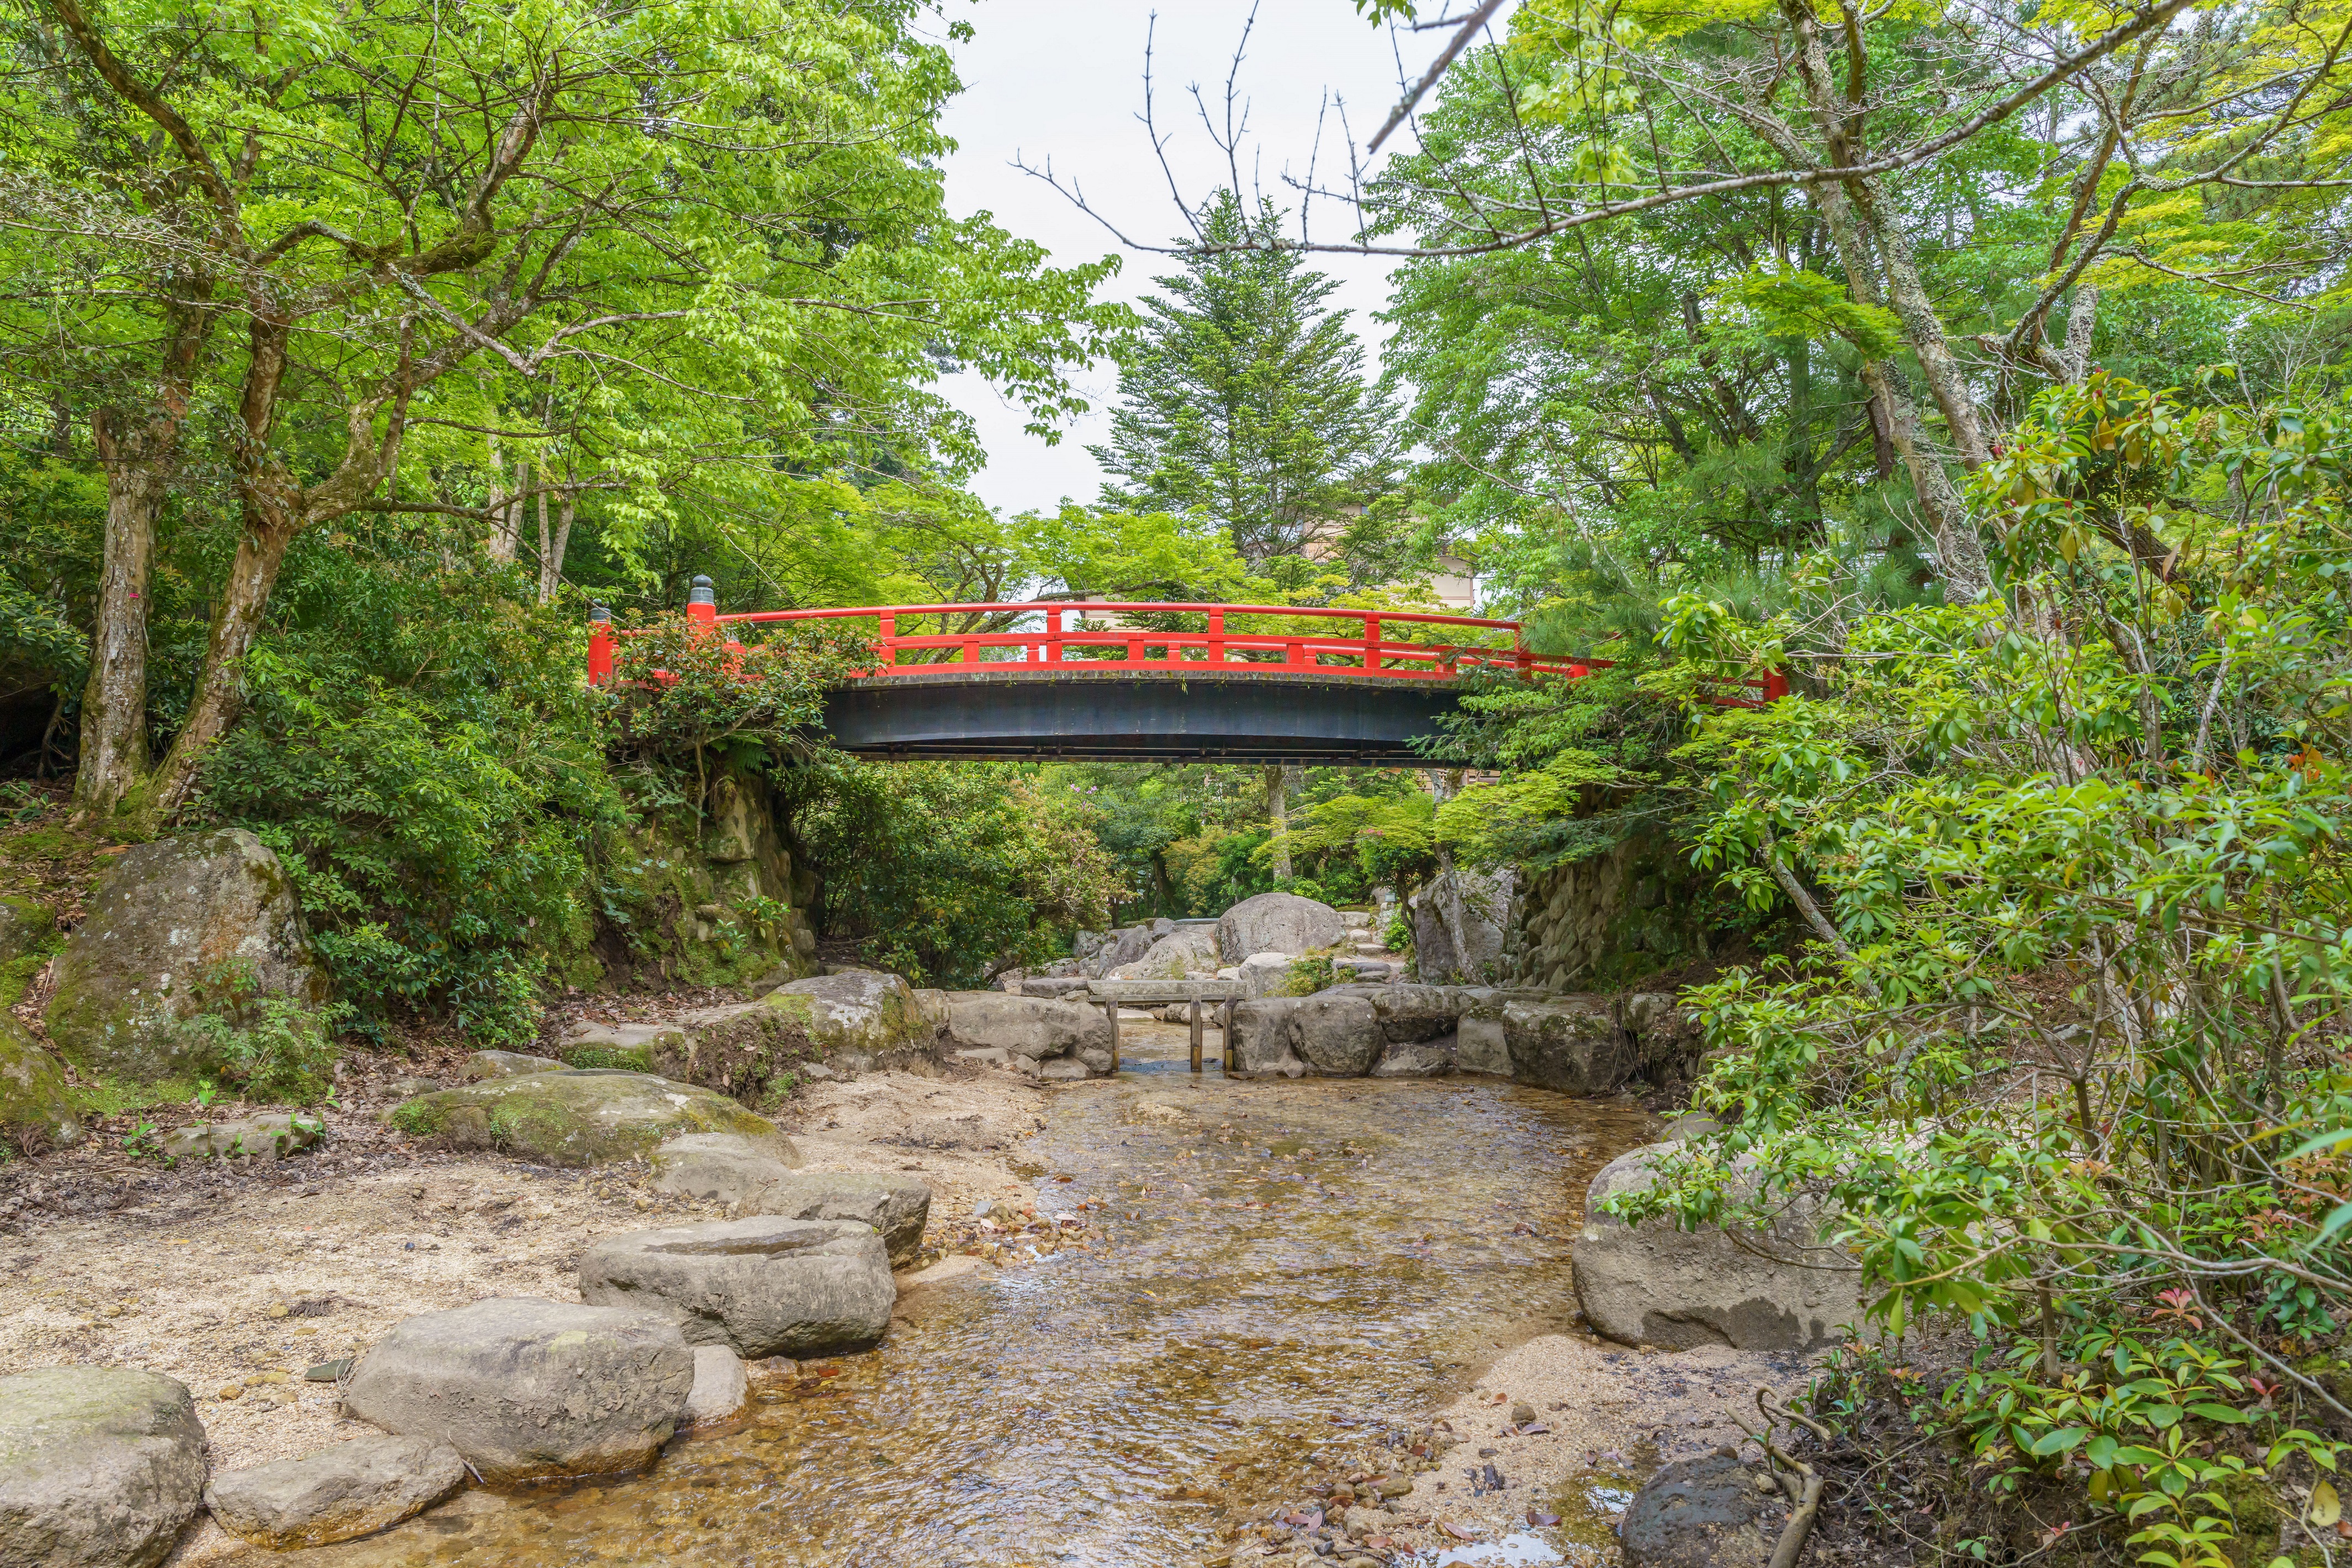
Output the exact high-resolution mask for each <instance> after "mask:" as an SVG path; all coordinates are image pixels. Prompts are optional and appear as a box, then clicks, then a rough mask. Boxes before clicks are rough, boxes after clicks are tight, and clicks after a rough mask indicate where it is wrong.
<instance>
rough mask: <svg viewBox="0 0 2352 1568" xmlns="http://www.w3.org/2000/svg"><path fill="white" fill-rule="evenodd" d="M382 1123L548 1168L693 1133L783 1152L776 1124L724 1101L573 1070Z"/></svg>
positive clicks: (473, 1092)
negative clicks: (728, 1137)
mask: <svg viewBox="0 0 2352 1568" xmlns="http://www.w3.org/2000/svg"><path fill="white" fill-rule="evenodd" d="M384 1120H385V1121H386V1122H387V1123H389V1124H392V1125H393V1126H394V1127H397V1128H399V1129H400V1130H401V1131H402V1132H404V1133H407V1134H410V1135H412V1136H414V1137H419V1138H424V1139H427V1140H429V1141H431V1142H434V1143H436V1144H439V1145H443V1146H444V1147H446V1148H452V1149H461V1150H466V1149H495V1150H497V1151H499V1153H501V1154H505V1155H512V1156H514V1157H515V1158H517V1159H524V1160H530V1161H531V1162H533V1163H535V1164H538V1165H549V1166H604V1165H613V1164H615V1163H617V1162H619V1161H622V1160H629V1159H636V1158H639V1157H641V1156H644V1155H650V1154H652V1153H653V1151H654V1150H655V1149H656V1148H659V1147H660V1146H661V1145H663V1144H665V1143H667V1142H668V1141H669V1140H670V1139H672V1138H677V1137H683V1136H685V1135H686V1134H689V1133H731V1134H735V1135H736V1136H738V1137H744V1138H750V1139H752V1140H753V1141H754V1142H759V1143H764V1144H770V1145H775V1146H777V1147H779V1148H782V1146H783V1142H784V1140H783V1135H782V1134H781V1133H779V1132H778V1131H777V1130H776V1125H775V1124H774V1123H772V1122H771V1121H769V1120H768V1119H767V1118H766V1117H764V1116H756V1115H753V1114H752V1113H751V1112H749V1111H747V1110H745V1109H744V1108H743V1107H742V1106H741V1105H739V1104H737V1103H735V1102H734V1101H732V1100H730V1099H728V1098H727V1097H726V1096H725V1095H723V1094H717V1093H713V1092H711V1091H709V1090H708V1089H704V1088H701V1087H698V1086H697V1085H695V1084H690V1083H679V1082H674V1081H672V1080H670V1079H667V1078H656V1077H655V1076H654V1075H653V1074H651V1073H648V1072H627V1071H614V1070H611V1069H600V1068H584V1069H583V1068H574V1069H570V1070H567V1071H562V1072H532V1073H526V1074H524V1075H522V1076H520V1077H518V1078H494V1079H490V1080H488V1081H487V1082H480V1083H469V1084H467V1085H466V1086H465V1087H463V1088H459V1089H443V1090H438V1091H436V1092H434V1093H431V1094H420V1095H418V1096H417V1097H416V1098H415V1099H414V1100H408V1101H404V1102H403V1103H400V1104H398V1105H395V1106H394V1107H393V1108H392V1109H391V1110H390V1111H389V1112H387V1113H385V1115H384Z"/></svg>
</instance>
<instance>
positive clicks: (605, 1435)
mask: <svg viewBox="0 0 2352 1568" xmlns="http://www.w3.org/2000/svg"><path fill="white" fill-rule="evenodd" d="M693 1388H694V1352H693V1350H692V1348H691V1347H689V1346H688V1344H687V1343H686V1340H685V1339H684V1338H683V1337H682V1336H681V1335H680V1334H679V1333H678V1328H677V1323H676V1322H674V1321H672V1319H671V1318H669V1317H668V1316H667V1315H666V1314H663V1313H659V1312H639V1311H632V1310H628V1309H624V1308H617V1307H609V1306H595V1305H590V1306H583V1305H580V1304H578V1303H576V1302H572V1301H536V1300H533V1299H531V1298H530V1297H525V1296H500V1297H493V1298H492V1299H490V1300H488V1301H476V1302H475V1303H473V1304H472V1305H471V1306H466V1307H457V1308H453V1309H451V1310H450V1311H448V1312H426V1313H424V1314H423V1315H422V1316H419V1317H413V1318H408V1319H404V1321H402V1322H399V1323H396V1324H394V1326H393V1330H392V1332H391V1333H388V1334H386V1335H384V1337H383V1339H381V1340H379V1341H377V1342H376V1345H375V1348H373V1350H371V1351H369V1352H368V1353H367V1354H365V1355H364V1356H362V1357H361V1358H360V1364H359V1365H358V1366H356V1367H355V1368H353V1369H352V1376H351V1381H350V1382H349V1383H348V1384H347V1385H344V1388H343V1408H344V1410H345V1411H346V1412H348V1413H349V1414H351V1415H352V1416H358V1417H359V1418H360V1419H361V1420H362V1421H365V1422H367V1423H369V1424H370V1425H371V1426H374V1427H382V1428H383V1430H385V1431H387V1432H392V1433H395V1434H397V1435H399V1436H403V1437H426V1438H434V1439H438V1440H441V1441H445V1442H446V1443H448V1444H449V1446H450V1447H452V1448H456V1449H457V1452H458V1453H459V1454H461V1455H463V1456H464V1458H465V1459H466V1461H467V1463H468V1464H469V1465H471V1466H472V1467H473V1469H474V1471H475V1472H476V1473H477V1474H478V1475H479V1476H480V1477H481V1478H482V1479H483V1480H485V1481H488V1482H492V1483H494V1484H499V1483H507V1482H512V1481H526V1480H538V1479H548V1478H552V1477H558V1476H592V1475H617V1474H624V1473H630V1472H634V1471H637V1470H642V1469H645V1468H646V1466H648V1465H650V1464H652V1463H653V1462H654V1456H655V1455H656V1454H658V1453H659V1452H660V1451H661V1446H662V1445H663V1444H664V1443H667V1441H669V1439H670V1437H671V1436H672V1435H673V1434H675V1433H676V1432H677V1427H678V1423H679V1421H680V1420H682V1419H683V1418H684V1416H685V1414H686V1400H687V1396H688V1394H689V1393H691V1392H692V1390H693Z"/></svg>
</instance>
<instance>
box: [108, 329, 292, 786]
mask: <svg viewBox="0 0 2352 1568" xmlns="http://www.w3.org/2000/svg"><path fill="white" fill-rule="evenodd" d="M247 335H248V339H249V344H248V350H247V360H246V370H245V380H244V384H243V385H242V386H241V387H240V388H239V395H238V400H237V426H236V434H235V442H234V444H233V446H232V449H231V455H232V459H233V461H234V462H235V464H236V483H237V489H238V491H239V492H240V494H241V495H242V497H243V501H244V517H243V524H244V526H243V528H242V529H241V531H240V532H239V534H238V537H237V541H236V559H235V560H233V561H232V562H230V564H229V573H228V581H227V582H226V583H225V584H223V585H222V588H221V597H220V604H219V607H218V608H217V609H215V611H214V612H213V626H212V635H211V637H210V639H209V640H208V641H207V643H206V644H205V666H204V670H203V672H202V673H201V674H198V675H197V677H196V691H195V695H194V697H193V698H192V699H191V700H190V701H189V703H188V711H187V714H186V716H184V718H183V719H182V720H181V722H180V732H179V733H178V734H177V735H175V736H173V737H172V749H171V750H170V751H168V752H166V753H164V756H163V766H162V767H161V768H157V769H156V770H155V784H154V789H152V791H151V792H150V795H149V798H148V801H147V806H146V816H147V821H148V825H149V826H151V827H152V826H155V825H159V824H160V823H161V822H162V821H163V820H164V819H165V818H167V817H169V816H170V815H171V814H172V813H173V811H175V810H178V809H179V807H180V804H181V802H182V801H184V800H186V799H187V795H188V791H189V789H191V788H193V787H194V784H195V780H196V773H197V769H198V768H199V767H200V766H201V764H202V762H203V760H204V755H205V752H206V751H207V750H209V749H211V747H212V744H213V742H215V741H216V740H218V739H219V738H220V737H222V736H224V735H226V733H228V727H229V726H230V725H232V724H234V723H236V716H237V713H238V711H239V710H240V709H241V708H242V707H243V706H244V703H245V685H244V683H245V659H246V655H247V654H248V653H252V652H253V643H254V639H255V637H256V636H257V635H258V634H259V632H260V631H261V621H262V617H263V615H264V614H266V613H267V612H268V609H269V594H270V591H271V590H272V589H274V588H275V587H277V585H278V571H279V570H280V569H281V568H282V567H284V566H285V564H286V552H287V550H288V549H289V548H291V546H292V545H293V543H294V538H295V536H296V535H297V534H299V533H300V532H301V531H302V526H303V523H304V521H305V518H304V517H303V507H302V499H303V497H302V486H301V484H300V482H299V480H297V479H296V478H295V477H294V476H292V475H291V474H289V472H287V470H286V469H285V467H284V465H281V464H279V463H277V462H276V461H274V460H273V459H272V457H271V455H270V452H269V436H270V431H271V428H272V427H273V426H274V425H275V424H276V423H277V419H278V386H279V383H280V382H282V381H283V380H284V379H285V375H286V360H287V346H288V341H289V337H290V335H291V333H290V329H289V325H288V323H287V322H286V321H284V320H283V319H278V318H275V317H269V316H263V315H256V316H254V317H253V318H252V319H251V321H250V324H249V326H248V329H247Z"/></svg>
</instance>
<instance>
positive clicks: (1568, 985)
mask: <svg viewBox="0 0 2352 1568" xmlns="http://www.w3.org/2000/svg"><path fill="white" fill-rule="evenodd" d="M1713 880H1714V878H1713V877H1712V876H1711V875H1709V874H1708V873H1705V872H1699V871H1695V870H1693V869H1692V868H1691V867H1690V866H1688V865H1687V864H1685V863H1683V862H1682V861H1681V860H1680V858H1679V857H1677V856H1676V855H1675V852H1674V851H1673V848H1672V846H1671V845H1669V844H1667V843H1666V842H1665V841H1663V840H1660V839H1654V838H1648V837H1638V836H1637V837H1634V838H1629V839H1626V840H1625V841H1622V842H1621V843H1619V844H1618V845H1617V846H1616V847H1615V848H1613V849H1611V850H1608V851H1605V852H1602V853H1601V854H1597V855H1592V856H1589V857H1587V858H1586V859H1583V860H1580V861H1571V862H1569V863H1567V864H1565V865H1559V866H1554V867H1552V868H1551V869H1550V870H1549V871H1545V872H1539V873H1536V874H1535V875H1533V876H1530V877H1528V878H1526V879H1525V880H1523V881H1522V882H1521V883H1520V884H1519V887H1518V893H1517V897H1516V898H1514V899H1513V901H1512V904H1511V913H1510V918H1509V921H1508V924H1507V929H1506V930H1505V932H1504V934H1503V952H1502V958H1501V961H1500V964H1499V966H1498V967H1499V970H1500V974H1499V978H1500V979H1501V981H1502V983H1503V984H1505V985H1516V986H1532V987H1537V988H1541V989H1543V990H1548V991H1570V990H1576V991H1593V990H1609V989H1613V988H1617V987H1619V986H1621V985H1623V984H1624V983H1626V982H1628V981H1631V980H1635V979H1638V978H1640V977H1642V976H1643V975H1647V974H1654V973H1656V972H1657V971H1659V970H1661V969H1670V968H1674V967H1676V966H1678V965H1681V964H1684V963H1686V962H1688V961H1690V960H1691V959H1694V958H1705V957H1706V956H1708V947H1707V934H1706V925H1707V917H1706V904H1707V903H1708V902H1709V898H1708V892H1707V890H1708V887H1709V885H1710V884H1711V883H1712V882H1713Z"/></svg>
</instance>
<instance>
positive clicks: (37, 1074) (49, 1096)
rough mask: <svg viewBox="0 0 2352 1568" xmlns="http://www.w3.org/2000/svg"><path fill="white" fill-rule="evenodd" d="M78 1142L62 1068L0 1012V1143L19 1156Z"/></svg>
mask: <svg viewBox="0 0 2352 1568" xmlns="http://www.w3.org/2000/svg"><path fill="white" fill-rule="evenodd" d="M81 1140H82V1125H81V1118H80V1117H79V1115H77V1114H75V1113H74V1103H73V1097H72V1095H71V1094H70V1093H68V1091H67V1089H66V1075H65V1072H64V1070H63V1069H61V1068H59V1067H58V1064H57V1061H56V1059H54V1058H53V1057H51V1056H50V1055H49V1053H48V1052H47V1051H43V1050H42V1049H41V1047H40V1042H39V1041H37V1040H35V1039H34V1038H33V1037H32V1035H31V1034H30V1033H28V1032H26V1029H25V1026H24V1025H23V1024H20V1023H18V1022H17V1021H16V1019H14V1018H12V1017H10V1016H9V1015H8V1013H7V1012H6V1011H5V1009H0V1145H5V1147H7V1148H10V1149H14V1150H16V1152H17V1153H19V1154H26V1155H37V1154H39V1153H41V1152H42V1151H43V1150H45V1149H52V1148H58V1147H61V1146H63V1145H68V1144H78V1143H79V1142H81Z"/></svg>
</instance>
